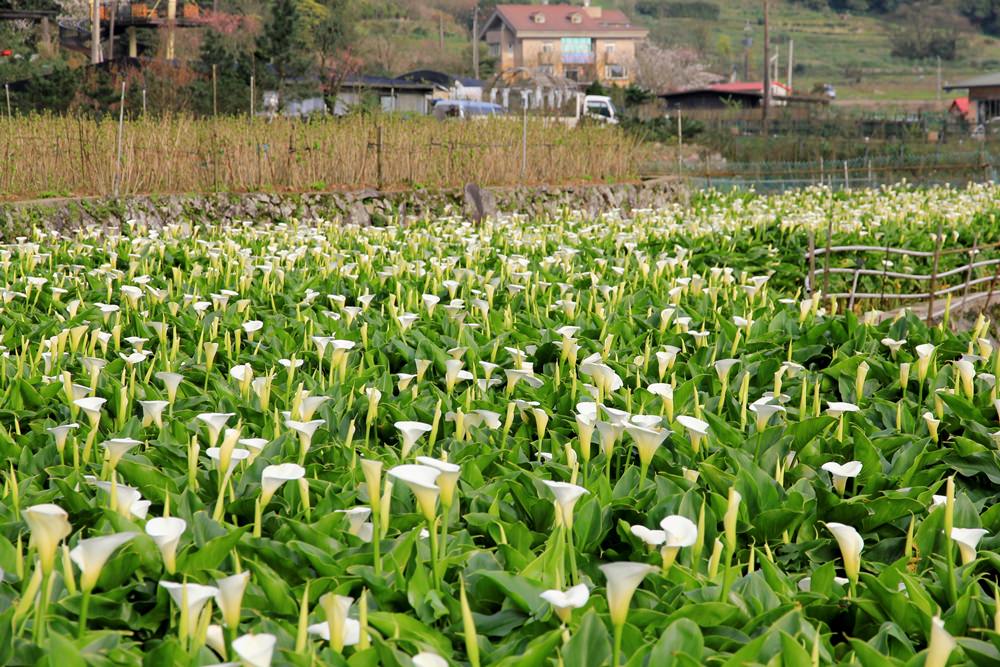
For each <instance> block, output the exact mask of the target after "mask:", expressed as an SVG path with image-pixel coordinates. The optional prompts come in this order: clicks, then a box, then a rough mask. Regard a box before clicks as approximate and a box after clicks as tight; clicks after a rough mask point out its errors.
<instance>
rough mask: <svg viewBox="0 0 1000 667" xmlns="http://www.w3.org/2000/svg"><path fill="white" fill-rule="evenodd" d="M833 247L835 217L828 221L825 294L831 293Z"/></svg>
mask: <svg viewBox="0 0 1000 667" xmlns="http://www.w3.org/2000/svg"><path fill="white" fill-rule="evenodd" d="M832 247H833V218H830V219H829V220H828V221H827V223H826V253H825V254H824V255H823V296H826V295H827V294H829V293H830V254H831V253H830V248H832Z"/></svg>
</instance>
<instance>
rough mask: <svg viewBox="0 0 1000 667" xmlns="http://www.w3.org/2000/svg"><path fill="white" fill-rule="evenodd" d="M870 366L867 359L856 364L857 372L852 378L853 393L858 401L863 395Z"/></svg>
mask: <svg viewBox="0 0 1000 667" xmlns="http://www.w3.org/2000/svg"><path fill="white" fill-rule="evenodd" d="M869 368H870V366H869V365H868V362H867V361H862V362H861V363H860V364H858V373H857V375H856V376H855V378H854V395H855V397H856V398H857V400H858V402H861V399H862V398H864V396H865V380H866V379H867V378H868V370H869Z"/></svg>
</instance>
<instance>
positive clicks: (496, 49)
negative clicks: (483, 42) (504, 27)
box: [490, 43, 500, 58]
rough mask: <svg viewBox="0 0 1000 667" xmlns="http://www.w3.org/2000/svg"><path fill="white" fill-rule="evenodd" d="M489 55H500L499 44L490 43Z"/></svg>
mask: <svg viewBox="0 0 1000 667" xmlns="http://www.w3.org/2000/svg"><path fill="white" fill-rule="evenodd" d="M490 57H491V58H499V57H500V44H499V43H497V44H490Z"/></svg>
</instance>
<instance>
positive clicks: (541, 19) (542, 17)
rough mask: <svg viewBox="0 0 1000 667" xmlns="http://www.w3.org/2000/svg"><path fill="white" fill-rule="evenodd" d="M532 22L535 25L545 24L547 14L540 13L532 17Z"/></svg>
mask: <svg viewBox="0 0 1000 667" xmlns="http://www.w3.org/2000/svg"><path fill="white" fill-rule="evenodd" d="M531 20H532V21H534V22H535V23H545V14H543V13H541V12H538V13H537V14H534V15H533V16H532V17H531Z"/></svg>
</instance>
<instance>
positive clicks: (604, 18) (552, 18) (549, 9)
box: [496, 5, 647, 36]
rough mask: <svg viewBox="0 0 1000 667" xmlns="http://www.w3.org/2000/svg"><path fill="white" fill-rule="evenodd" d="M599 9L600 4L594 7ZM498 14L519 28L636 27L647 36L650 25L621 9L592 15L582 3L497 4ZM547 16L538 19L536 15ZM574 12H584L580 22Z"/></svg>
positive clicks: (610, 29)
mask: <svg viewBox="0 0 1000 667" xmlns="http://www.w3.org/2000/svg"><path fill="white" fill-rule="evenodd" d="M591 9H596V8H591ZM496 11H497V14H498V15H499V16H500V17H501V18H503V20H504V21H506V22H507V24H508V25H510V26H511V28H513V29H514V31H515V32H520V31H528V32H531V31H539V32H579V33H586V34H600V33H602V32H616V33H617V32H622V31H634V32H635V33H637V35H638V36H644V35H645V34H646V32H647V31H646V29H645V28H641V27H639V26H636V25H633V23H632V22H631V21H630V20H629V18H628V16H626V15H625V14H624V12H621V11H619V10H617V9H601V15H600V16H591V15H590V14H589V13H588V11H587V8H585V7H581V6H579V5H497V9H496ZM537 14H541V15H542V16H544V17H545V21H544V22H543V23H538V22H537V21H536V20H535V16H536V15H537ZM574 14H578V15H579V16H580V21H579V23H575V22H574V21H573V20H572V17H573V15H574Z"/></svg>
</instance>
